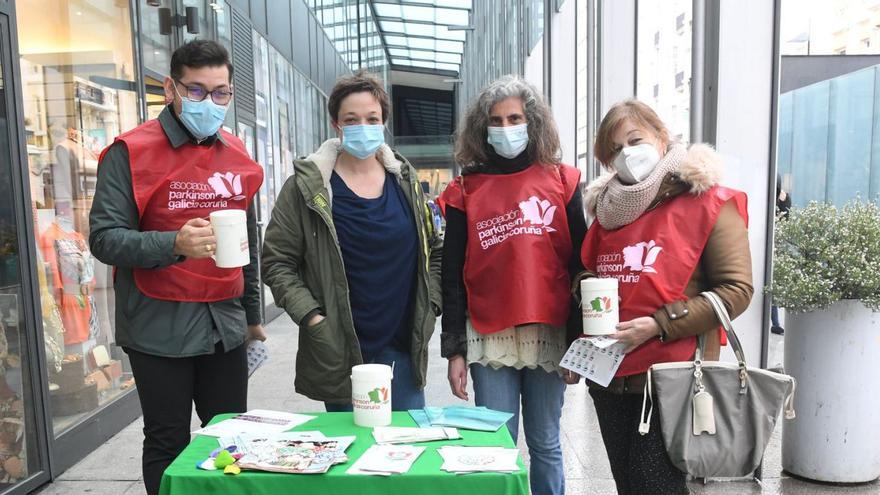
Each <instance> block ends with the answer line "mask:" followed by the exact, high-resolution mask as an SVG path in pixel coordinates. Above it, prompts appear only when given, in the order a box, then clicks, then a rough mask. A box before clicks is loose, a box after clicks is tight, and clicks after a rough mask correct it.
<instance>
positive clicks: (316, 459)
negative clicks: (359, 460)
mask: <svg viewBox="0 0 880 495" xmlns="http://www.w3.org/2000/svg"><path fill="white" fill-rule="evenodd" d="M356 438H357V437H354V436H346V437H324V436H323V435H322V434H321V433H320V432H283V433H274V434H270V435H262V436H260V435H252V436H239V437H233V438H226V439H224V442H223V443H227V444H229V443H230V442H231V444H232V445H235V447H236V449H237V450H238V452H240V453H241V454H242V457H241V459H239V461H238V465H239V467H241V468H242V469H251V470H258V471H271V472H276V473H292V474H317V473H326V472H327V470H329V469H330V467H331V466H333V465H335V464H343V463H345V462H348V456H347V455H346V454H345V451H346V449H348V447H349V446H350V445H351V444H352V443H354V441H355V439H356Z"/></svg>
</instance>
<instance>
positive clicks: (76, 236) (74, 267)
mask: <svg viewBox="0 0 880 495" xmlns="http://www.w3.org/2000/svg"><path fill="white" fill-rule="evenodd" d="M56 212H57V213H58V214H57V215H56V216H55V219H54V220H53V221H52V223H51V225H49V227H48V228H47V229H46V231H45V232H43V234H42V235H41V236H40V251H41V252H42V254H43V258H44V260H45V263H46V266H47V268H48V275H49V280H50V281H51V284H52V289H53V291H52V294H53V295H54V296H55V301H56V303H57V305H58V308H59V310H60V312H61V321H62V324H63V326H64V343H65V345H71V344H79V343H82V342H85V341H87V340H89V339H90V338H94V337H95V336H96V335H97V333H98V325H97V322H96V321H95V318H94V316H95V314H96V311H95V310H94V301H93V299H92V297H91V294H92V290H93V289H94V285H95V263H94V259H93V258H92V254H91V252H90V251H89V245H88V242H87V240H86V238H85V237H84V236H83V235H82V234H80V233H79V232H77V231H76V229H75V228H74V225H73V215H72V209H71V208H70V207H69V206H68V207H66V208H63V209H56Z"/></svg>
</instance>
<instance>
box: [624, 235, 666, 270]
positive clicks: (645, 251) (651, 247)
mask: <svg viewBox="0 0 880 495" xmlns="http://www.w3.org/2000/svg"><path fill="white" fill-rule="evenodd" d="M662 250H663V248H662V247H660V246H658V245H657V244H656V243H655V242H654V241H653V240H651V241H648V242H640V243H638V244H636V245H634V246H627V247H625V248H623V266H624V268H629V269H631V270H632V271H634V272H644V273H657V270H655V269H654V262H656V261H657V256H658V255H659V254H660V251H662Z"/></svg>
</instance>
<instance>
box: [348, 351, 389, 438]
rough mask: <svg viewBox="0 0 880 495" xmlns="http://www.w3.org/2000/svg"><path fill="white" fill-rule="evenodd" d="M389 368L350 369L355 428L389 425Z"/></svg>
mask: <svg viewBox="0 0 880 495" xmlns="http://www.w3.org/2000/svg"><path fill="white" fill-rule="evenodd" d="M391 377H392V370H391V366H388V365H385V364H359V365H357V366H354V367H353V368H351V404H352V406H353V408H354V424H356V425H357V426H388V425H390V424H391Z"/></svg>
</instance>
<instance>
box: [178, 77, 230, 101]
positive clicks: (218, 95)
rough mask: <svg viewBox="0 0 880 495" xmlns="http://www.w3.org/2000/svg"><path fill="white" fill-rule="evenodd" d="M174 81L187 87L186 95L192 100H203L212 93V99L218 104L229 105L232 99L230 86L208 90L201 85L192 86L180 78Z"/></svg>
mask: <svg viewBox="0 0 880 495" xmlns="http://www.w3.org/2000/svg"><path fill="white" fill-rule="evenodd" d="M174 82H175V83H176V84H180V85H181V86H183V87H184V88H186V97H187V98H188V99H190V100H192V101H203V100H204V99H205V98H207V97H208V95H211V101H213V102H214V103H216V104H218V105H228V104H229V100H231V99H232V89H229V88H218V89H215V90H213V91H208V90H207V89H205V88H203V87H201V86H190V85H188V84H184V83H182V82H180V81H178V80H175V81H174ZM178 95H180V93H178Z"/></svg>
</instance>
